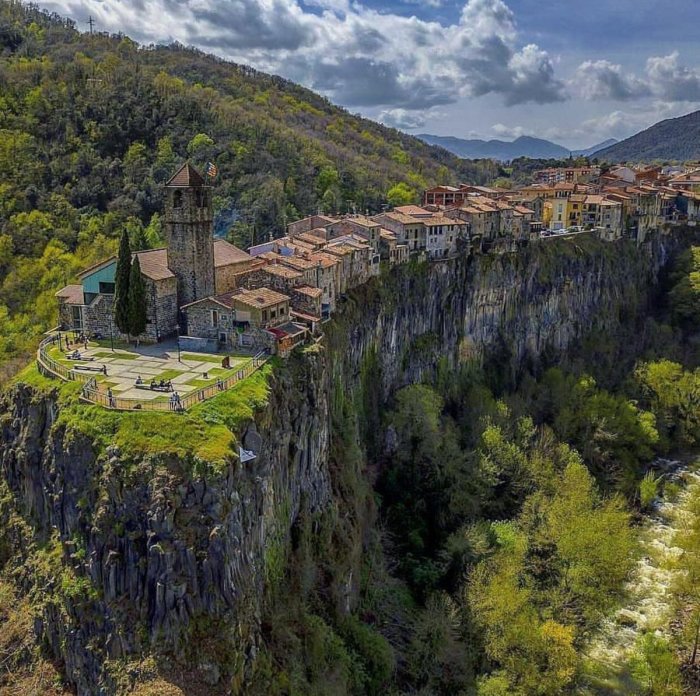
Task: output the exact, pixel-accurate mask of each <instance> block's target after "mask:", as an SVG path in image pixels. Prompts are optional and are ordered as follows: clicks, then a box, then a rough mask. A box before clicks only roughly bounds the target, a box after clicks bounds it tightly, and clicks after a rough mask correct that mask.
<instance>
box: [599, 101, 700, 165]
mask: <svg viewBox="0 0 700 696" xmlns="http://www.w3.org/2000/svg"><path fill="white" fill-rule="evenodd" d="M595 156H596V157H597V158H599V159H600V160H607V161H608V162H651V161H653V160H662V161H669V160H678V161H681V162H683V161H687V160H694V159H699V158H700V111H694V112H693V113H691V114H686V115H685V116H681V117H680V118H669V119H667V120H665V121H660V122H659V123H655V124H654V125H653V126H651V127H650V128H647V129H646V130H643V131H642V132H641V133H637V134H636V135H633V136H632V137H631V138H627V139H626V140H622V141H621V142H619V143H616V144H615V145H613V146H612V147H608V148H605V149H604V150H599V151H598V152H596V153H595Z"/></svg>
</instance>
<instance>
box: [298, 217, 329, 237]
mask: <svg viewBox="0 0 700 696" xmlns="http://www.w3.org/2000/svg"><path fill="white" fill-rule="evenodd" d="M336 220H337V218H334V217H331V216H330V215H310V216H309V217H305V218H302V219H301V220H297V221H296V222H290V223H289V224H288V225H287V234H288V235H289V236H290V237H293V236H295V235H297V234H300V233H303V232H310V231H311V230H313V229H317V228H319V227H326V226H327V225H330V224H332V223H334V222H336Z"/></svg>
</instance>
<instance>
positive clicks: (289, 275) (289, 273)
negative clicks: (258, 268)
mask: <svg viewBox="0 0 700 696" xmlns="http://www.w3.org/2000/svg"><path fill="white" fill-rule="evenodd" d="M262 270H263V271H264V272H265V273H269V274H270V275H274V276H277V277H278V278H285V279H286V280H296V279H297V278H301V277H302V274H301V273H299V271H295V270H294V269H293V268H289V266H283V265H282V264H279V263H273V264H272V265H271V266H265V268H263V269H262Z"/></svg>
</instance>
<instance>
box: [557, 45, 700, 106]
mask: <svg viewBox="0 0 700 696" xmlns="http://www.w3.org/2000/svg"><path fill="white" fill-rule="evenodd" d="M678 59H679V55H678V52H677V51H674V52H673V53H671V54H670V55H667V56H654V57H651V58H649V59H648V60H647V62H646V70H645V76H644V78H639V77H637V76H636V75H634V74H632V73H625V72H624V70H623V69H622V66H620V65H616V64H614V63H610V62H608V61H607V60H596V61H590V60H589V61H585V62H584V63H581V65H580V66H579V67H578V69H577V70H576V74H575V76H574V79H573V80H572V81H571V85H572V87H573V88H577V89H578V92H579V93H580V95H581V96H582V97H584V98H585V99H613V100H616V101H631V100H635V99H642V98H645V97H655V98H658V99H664V100H667V101H670V102H692V101H698V100H700V70H698V69H697V68H689V67H685V66H682V65H680V64H679V60H678Z"/></svg>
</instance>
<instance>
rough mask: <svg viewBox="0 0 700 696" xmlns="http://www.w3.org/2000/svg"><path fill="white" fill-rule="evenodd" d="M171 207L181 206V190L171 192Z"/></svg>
mask: <svg viewBox="0 0 700 696" xmlns="http://www.w3.org/2000/svg"><path fill="white" fill-rule="evenodd" d="M173 208H182V191H175V192H174V193H173Z"/></svg>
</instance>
